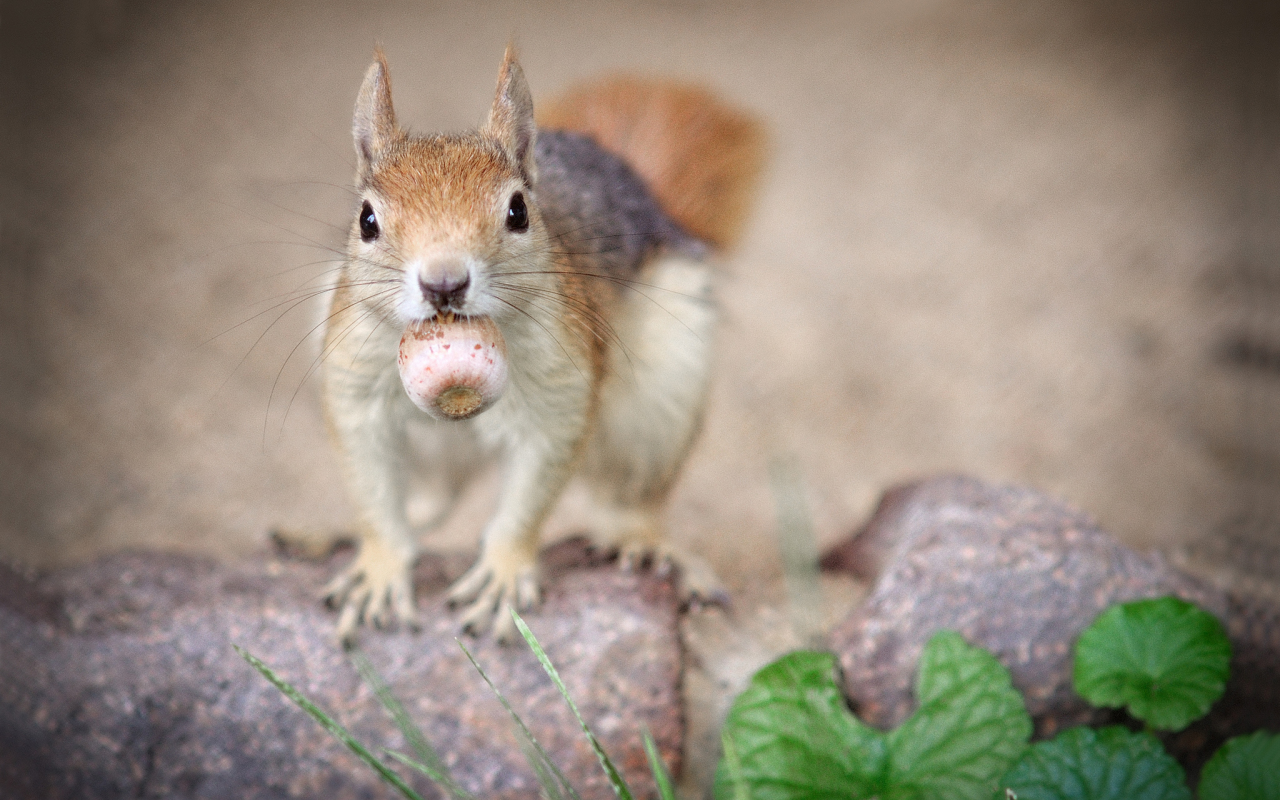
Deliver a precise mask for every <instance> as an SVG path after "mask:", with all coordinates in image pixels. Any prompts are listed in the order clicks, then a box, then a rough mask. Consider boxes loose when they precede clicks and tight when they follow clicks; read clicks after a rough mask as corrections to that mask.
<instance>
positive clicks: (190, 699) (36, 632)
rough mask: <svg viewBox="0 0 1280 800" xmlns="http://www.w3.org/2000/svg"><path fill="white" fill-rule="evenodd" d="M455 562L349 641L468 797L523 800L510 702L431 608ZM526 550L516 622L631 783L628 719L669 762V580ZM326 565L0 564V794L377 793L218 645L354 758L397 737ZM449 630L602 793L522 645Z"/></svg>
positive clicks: (673, 640)
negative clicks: (537, 600) (282, 688)
mask: <svg viewBox="0 0 1280 800" xmlns="http://www.w3.org/2000/svg"><path fill="white" fill-rule="evenodd" d="M465 566H466V564H465V562H463V561H456V562H455V561H453V560H443V559H440V558H434V557H424V558H423V559H422V560H421V562H420V563H419V565H418V568H417V572H416V576H415V577H416V583H417V586H418V591H419V593H420V594H419V597H420V600H419V607H420V610H421V611H422V616H423V628H422V630H420V631H417V632H407V631H390V632H380V631H368V632H365V633H363V635H362V641H361V646H362V648H363V649H364V651H365V653H366V654H367V655H368V657H369V659H370V660H371V661H372V663H373V664H374V665H375V667H376V668H377V669H378V670H379V672H380V673H381V674H382V675H383V676H384V677H385V678H386V679H387V681H388V682H389V683H390V684H391V686H392V689H393V691H394V692H395V694H396V695H397V696H398V697H399V698H400V700H401V701H402V702H403V703H404V705H405V706H406V708H407V709H408V711H409V713H410V715H411V716H412V717H413V719H414V720H415V722H417V724H418V725H419V726H420V727H421V728H422V729H423V731H424V732H425V734H426V736H427V738H428V740H429V741H430V742H431V743H432V744H433V745H434V746H435V747H436V748H437V749H438V750H439V751H440V752H441V754H442V755H443V757H444V758H445V760H446V762H447V763H448V764H449V766H450V768H451V770H452V771H453V774H454V776H455V777H456V778H457V779H458V781H459V782H460V783H461V784H462V785H463V786H464V787H465V788H466V789H467V790H468V791H471V792H472V793H474V794H476V795H477V796H482V797H501V798H535V797H537V796H538V788H537V783H536V780H535V778H534V775H533V773H532V771H531V770H530V769H529V768H528V767H527V766H526V764H525V761H524V759H523V757H522V756H521V754H520V750H519V747H518V745H517V742H516V739H515V737H514V736H513V734H512V732H511V723H510V720H509V717H507V715H506V712H505V711H503V709H502V707H501V706H500V705H499V703H498V701H497V699H496V698H495V697H494V695H493V694H492V692H491V691H490V690H489V689H488V688H487V687H486V686H485V684H484V682H483V681H482V679H481V678H480V676H479V675H478V674H477V672H476V671H475V670H474V669H473V668H472V666H471V665H470V663H469V662H468V661H467V659H466V656H465V655H464V654H463V652H462V650H461V648H459V646H458V644H457V643H456V642H455V640H454V637H455V633H456V629H457V625H458V621H457V619H456V618H455V616H456V615H453V614H450V613H448V612H446V611H445V610H444V609H443V600H442V594H441V592H442V590H443V589H444V587H445V586H446V585H447V583H448V580H449V579H450V578H452V577H456V575H457V574H458V573H460V572H461V569H462V568H463V567H465ZM544 566H545V567H546V569H547V574H548V581H547V593H546V602H545V604H544V605H543V607H542V609H541V610H540V611H539V612H536V613H532V614H530V615H528V616H527V617H526V619H527V621H528V622H529V625H530V627H531V628H532V629H533V630H534V632H535V633H536V634H537V636H538V637H539V639H540V640H541V642H542V644H543V646H544V647H545V649H546V651H547V653H548V655H549V656H550V658H551V659H552V661H553V662H554V663H555V664H556V665H557V667H558V669H559V670H560V672H561V675H562V676H563V678H564V681H565V683H566V685H567V686H568V688H569V691H570V692H571V693H572V694H573V696H574V699H575V701H576V702H577V704H578V707H579V709H580V710H581V711H582V713H583V715H584V716H585V717H586V719H587V721H588V723H589V724H591V726H592V729H593V730H594V731H595V732H596V733H597V735H598V736H599V737H600V738H601V740H602V741H603V743H604V746H605V748H606V750H607V751H608V752H609V753H610V755H611V756H612V757H613V758H614V759H615V761H616V763H617V764H618V765H619V768H620V769H621V770H622V772H623V774H624V775H625V776H626V778H627V779H628V780H629V781H631V782H632V784H633V786H634V787H636V788H637V789H638V790H640V791H641V792H644V791H647V790H648V789H649V788H651V787H652V781H651V780H650V779H649V778H648V775H649V771H648V768H647V765H646V761H645V756H644V751H643V745H642V740H641V735H642V731H643V730H644V728H645V727H647V728H648V729H649V730H650V731H652V733H653V735H654V738H655V739H656V740H657V742H658V745H659V748H660V750H661V752H662V754H663V757H664V759H665V760H666V763H667V764H668V766H669V767H671V768H672V769H678V768H679V757H680V755H679V754H680V751H681V744H682V736H683V720H682V714H681V707H680V693H679V676H680V668H681V653H680V645H679V640H678V635H677V628H676V622H677V600H676V596H675V592H674V590H673V588H672V586H671V584H670V583H669V582H668V581H666V580H662V579H659V578H657V577H655V576H653V575H650V574H643V573H642V574H624V573H621V572H619V571H618V570H617V569H616V567H613V566H602V565H600V564H591V563H588V561H587V558H586V554H585V550H584V549H583V548H582V547H580V546H578V545H576V544H568V545H562V546H558V547H556V548H552V549H551V550H549V551H548V552H547V553H544ZM334 568H335V567H334V566H333V565H314V564H303V563H298V562H295V561H288V560H279V559H276V558H264V559H261V560H259V561H256V562H252V563H243V564H237V565H232V566H227V565H221V564H218V563H215V562H212V561H207V560H202V559H197V558H190V557H185V556H177V555H160V554H128V555H119V556H113V557H109V558H105V559H102V560H99V561H96V562H93V563H91V564H88V565H86V566H83V567H79V568H75V569H68V570H64V571H61V572H58V573H55V574H52V575H49V576H47V577H44V578H41V579H38V580H35V581H31V580H28V579H26V578H24V577H22V576H19V575H16V574H14V573H12V572H11V571H0V796H4V797H6V798H7V797H17V798H25V797H41V798H46V797H53V798H113V799H114V798H119V797H125V796H128V797H175V798H237V799H239V798H284V797H326V798H347V797H350V798H364V797H369V798H374V797H376V798H389V797H394V796H398V795H397V794H396V792H395V791H394V790H393V789H392V788H391V787H389V786H385V785H383V784H381V782H380V781H379V779H378V778H377V777H376V776H375V775H374V773H373V771H372V770H370V769H369V768H368V767H367V766H365V765H364V764H362V763H360V762H359V761H357V759H356V758H355V757H354V756H353V755H352V754H351V753H350V752H349V751H347V750H346V749H345V748H344V747H343V746H342V745H341V744H340V743H338V742H337V741H336V740H335V739H333V738H332V737H331V736H330V735H329V734H327V733H326V732H324V731H323V730H322V729H321V728H320V726H319V725H317V724H316V723H315V722H314V721H313V720H311V719H310V718H309V717H308V716H306V715H305V714H304V713H303V712H302V711H301V710H299V709H298V708H297V707H296V706H294V705H293V704H292V703H291V702H290V701H288V700H287V699H286V698H285V697H284V696H283V695H281V694H280V693H279V692H277V691H276V690H275V688H273V687H272V686H271V685H270V684H269V683H267V681H265V680H264V679H263V678H262V677H261V676H260V675H258V673H257V672H255V671H254V670H253V669H252V668H250V667H249V665H248V664H246V663H245V662H244V661H243V660H242V659H241V658H240V657H239V656H238V655H237V654H236V653H235V652H234V650H233V649H232V647H231V645H232V644H233V643H235V644H238V645H240V646H241V647H243V648H245V649H246V650H248V651H249V652H251V653H253V654H254V655H256V656H258V657H259V658H261V659H262V660H263V661H265V662H266V663H267V664H268V665H269V666H271V667H273V668H274V669H275V670H276V671H277V672H278V673H279V674H280V675H281V676H282V677H284V678H285V679H286V680H288V681H290V682H292V683H294V685H296V686H297V687H298V688H299V689H300V690H301V691H302V692H303V693H304V694H306V695H307V696H309V697H311V698H312V699H313V700H315V701H316V703H317V704H318V705H319V706H320V707H321V708H324V709H326V710H327V711H328V712H330V713H331V714H333V716H334V717H335V718H336V719H338V720H339V721H340V722H342V723H343V724H344V725H346V726H347V727H348V728H349V729H351V730H352V731H353V732H354V733H355V734H356V735H357V737H358V738H359V739H361V740H362V741H363V742H365V743H366V744H367V745H371V746H372V749H373V750H374V752H378V751H379V750H380V748H382V747H389V748H393V749H398V750H401V751H404V752H408V751H409V748H408V746H407V745H406V743H405V742H404V741H403V737H402V736H401V735H400V734H399V732H398V731H397V730H396V729H395V727H394V725H393V724H392V723H391V721H390V719H389V717H388V715H387V714H386V713H385V712H384V711H383V709H382V708H381V706H380V705H379V704H378V702H377V700H376V698H375V697H374V696H373V694H372V693H371V692H370V690H369V689H368V687H367V686H365V685H364V684H363V683H362V682H361V680H360V679H359V676H358V675H357V673H356V671H355V669H354V668H353V667H352V665H351V664H350V662H349V661H348V660H347V659H346V657H345V655H344V654H343V653H342V652H341V651H340V650H339V649H338V648H337V647H336V646H335V645H334V643H333V639H332V637H333V628H334V622H335V620H334V618H333V615H332V614H330V613H327V612H325V611H324V610H323V608H322V607H321V606H320V603H319V601H318V599H317V598H318V587H320V586H322V585H323V583H324V579H325V577H326V576H327V575H329V574H331V573H332V572H333V570H334ZM436 609H439V610H438V611H437V610H436ZM466 645H467V647H468V648H469V649H470V650H471V651H472V653H473V654H474V655H475V656H476V659H477V660H478V661H479V662H480V664H481V665H482V666H483V667H484V668H485V669H486V671H488V673H489V675H490V677H491V678H492V679H493V681H494V683H495V684H496V685H497V686H498V688H499V689H501V690H502V691H503V693H504V694H505V695H506V696H507V697H508V698H509V699H510V700H511V701H512V703H513V704H514V706H515V707H516V709H517V711H518V712H519V713H520V714H521V716H522V717H524V719H525V721H526V722H527V723H528V724H529V726H530V728H531V729H532V730H533V732H534V734H535V736H537V738H538V740H539V741H540V742H541V743H542V744H543V746H544V747H545V748H546V749H547V751H548V752H549V753H550V754H551V758H552V760H553V761H554V762H555V763H556V764H558V765H559V766H560V768H561V769H562V770H563V771H564V772H565V774H566V775H567V776H568V778H569V780H570V781H571V782H572V783H573V784H574V785H575V786H576V787H577V788H578V790H579V791H580V792H581V793H582V795H583V797H597V798H605V797H612V796H613V792H612V790H611V789H610V788H609V786H608V783H607V781H606V780H605V778H604V775H603V773H602V771H601V769H600V767H599V764H598V763H597V761H596V758H595V756H594V755H593V753H592V751H591V750H590V748H589V746H588V745H587V743H586V741H585V740H584V738H583V736H582V733H581V731H580V729H579V728H578V726H577V724H576V722H574V721H573V719H572V717H571V715H570V712H569V710H568V708H567V707H566V706H565V703H564V702H563V701H562V700H561V698H560V696H559V694H558V693H557V692H556V690H555V688H554V687H553V686H552V684H551V682H550V681H549V680H548V679H547V677H546V675H545V674H544V673H543V671H542V669H541V667H540V666H539V665H538V663H537V661H536V659H535V658H534V657H533V654H532V653H531V652H530V651H529V649H528V648H527V647H525V646H524V645H523V644H519V645H515V646H510V647H505V648H504V647H501V646H499V645H497V644H495V643H493V642H492V641H490V640H479V641H476V640H470V641H467V642H466ZM400 772H401V773H402V774H404V775H406V776H407V777H408V778H409V782H410V784H411V785H413V786H415V788H416V789H417V790H418V791H419V792H420V793H421V794H422V795H423V796H424V797H434V796H438V795H437V793H436V792H435V789H434V787H433V786H432V785H431V784H430V782H429V781H427V780H426V779H425V778H422V776H418V775H416V774H413V773H411V772H410V771H408V770H400Z"/></svg>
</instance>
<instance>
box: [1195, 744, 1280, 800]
mask: <svg viewBox="0 0 1280 800" xmlns="http://www.w3.org/2000/svg"><path fill="white" fill-rule="evenodd" d="M1277 798H1280V734H1268V733H1264V732H1262V731H1259V732H1257V733H1254V734H1252V735H1249V736H1237V737H1235V738H1234V739H1228V740H1227V742H1226V744H1224V745H1222V747H1221V748H1219V750H1218V752H1217V753H1214V755H1213V758H1211V759H1209V763H1208V764H1205V765H1204V770H1203V771H1202V772H1201V773H1200V800H1276V799H1277Z"/></svg>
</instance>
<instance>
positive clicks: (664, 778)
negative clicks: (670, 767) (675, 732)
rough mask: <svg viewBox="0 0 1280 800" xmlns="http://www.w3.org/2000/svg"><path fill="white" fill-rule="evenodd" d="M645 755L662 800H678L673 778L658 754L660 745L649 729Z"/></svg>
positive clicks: (645, 742)
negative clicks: (672, 781) (672, 782)
mask: <svg viewBox="0 0 1280 800" xmlns="http://www.w3.org/2000/svg"><path fill="white" fill-rule="evenodd" d="M644 753H645V755H647V756H648V757H649V769H651V770H653V783H654V785H656V786H657V787H658V796H659V797H660V798H662V800H676V790H675V788H674V787H672V785H671V776H670V775H668V774H667V768H666V766H665V765H664V764H663V763H662V756H661V755H660V754H659V753H658V743H657V742H655V741H654V740H653V734H651V733H649V731H648V729H645V732H644Z"/></svg>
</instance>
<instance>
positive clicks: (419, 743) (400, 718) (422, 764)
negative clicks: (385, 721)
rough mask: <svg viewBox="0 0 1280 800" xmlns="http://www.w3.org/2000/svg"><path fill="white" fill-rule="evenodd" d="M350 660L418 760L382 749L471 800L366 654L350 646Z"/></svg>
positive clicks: (458, 796)
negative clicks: (408, 758) (407, 758)
mask: <svg viewBox="0 0 1280 800" xmlns="http://www.w3.org/2000/svg"><path fill="white" fill-rule="evenodd" d="M350 657H351V663H353V664H355V667H356V670H357V671H358V672H359V673H360V677H361V678H363V679H364V682H365V683H367V684H369V688H370V689H372V690H373V693H374V695H376V696H377V698H378V702H380V703H382V707H383V708H385V709H386V710H387V713H389V714H390V715H391V719H392V720H394V721H395V723H396V727H397V728H399V729H400V732H401V733H403V734H404V738H405V739H406V740H408V742H409V745H410V746H411V747H412V748H413V752H414V753H416V754H417V756H418V760H417V761H413V760H406V759H404V758H403V757H402V756H401V755H400V754H399V753H394V752H392V751H390V750H387V751H384V752H386V753H388V754H390V755H392V756H393V757H395V758H396V759H397V760H399V761H401V762H403V763H406V764H408V765H409V766H411V767H413V768H414V769H416V770H418V771H419V772H421V773H422V774H424V775H426V776H427V777H429V778H431V780H433V781H435V782H436V783H437V784H438V785H439V786H440V788H441V789H444V790H445V792H446V793H448V794H449V796H450V797H453V798H455V800H471V795H470V794H468V793H467V791H466V790H465V789H463V788H462V787H461V786H459V785H458V782H457V781H455V780H454V779H453V776H452V775H450V774H449V768H448V767H446V766H445V763H444V759H442V758H441V757H440V754H439V753H437V752H436V750H435V748H434V747H432V746H431V744H430V743H429V742H428V741H427V737H426V736H424V735H423V733H422V730H421V729H420V728H419V727H418V726H417V725H415V724H413V720H412V719H411V718H410V717H409V712H408V711H406V710H405V707H404V706H403V705H402V704H401V703H400V701H399V700H398V699H397V698H396V696H395V695H394V694H392V692H391V687H390V686H388V685H387V682H386V681H385V680H383V678H382V676H381V675H379V674H378V671H377V670H376V669H374V666H373V664H372V663H370V661H369V658H368V656H366V655H365V654H364V653H363V652H361V651H360V650H358V649H355V648H352V649H351V651H350Z"/></svg>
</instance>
